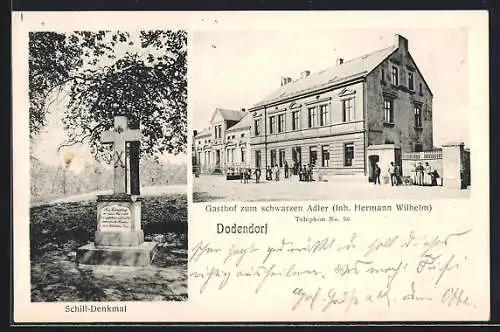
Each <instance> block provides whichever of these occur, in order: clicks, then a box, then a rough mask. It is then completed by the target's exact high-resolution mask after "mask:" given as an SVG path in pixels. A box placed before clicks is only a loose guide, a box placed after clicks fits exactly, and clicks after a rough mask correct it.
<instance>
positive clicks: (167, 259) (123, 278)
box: [30, 194, 187, 302]
mask: <svg viewBox="0 0 500 332" xmlns="http://www.w3.org/2000/svg"><path fill="white" fill-rule="evenodd" d="M142 227H143V230H144V234H145V240H146V241H151V240H154V241H156V242H158V243H159V247H158V252H157V254H156V255H155V256H154V258H153V262H152V264H151V266H149V267H125V266H77V264H76V262H75V257H76V249H77V248H78V247H80V246H82V245H84V244H86V243H88V242H91V241H93V240H94V232H95V231H96V229H97V208H96V202H95V200H93V201H79V202H68V203H59V204H53V205H41V206H36V207H32V208H31V209H30V256H31V301H32V302H53V301H183V300H186V299H187V197H186V195H185V194H168V195H157V196H149V197H144V201H143V205H142Z"/></svg>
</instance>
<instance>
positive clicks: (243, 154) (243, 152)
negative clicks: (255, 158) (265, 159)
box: [241, 148, 246, 163]
mask: <svg viewBox="0 0 500 332" xmlns="http://www.w3.org/2000/svg"><path fill="white" fill-rule="evenodd" d="M245 151H246V150H245V148H241V162H242V163H244V162H245Z"/></svg>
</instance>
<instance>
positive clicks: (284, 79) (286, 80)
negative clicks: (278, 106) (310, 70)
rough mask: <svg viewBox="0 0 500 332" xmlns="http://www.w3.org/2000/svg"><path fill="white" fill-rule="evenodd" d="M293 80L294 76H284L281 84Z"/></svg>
mask: <svg viewBox="0 0 500 332" xmlns="http://www.w3.org/2000/svg"><path fill="white" fill-rule="evenodd" d="M291 81H292V78H291V77H282V78H281V86H283V85H285V84H288V83H290V82H291Z"/></svg>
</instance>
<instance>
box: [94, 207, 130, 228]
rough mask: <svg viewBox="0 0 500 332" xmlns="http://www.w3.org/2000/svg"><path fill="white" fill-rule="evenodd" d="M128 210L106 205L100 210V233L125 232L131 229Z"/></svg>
mask: <svg viewBox="0 0 500 332" xmlns="http://www.w3.org/2000/svg"><path fill="white" fill-rule="evenodd" d="M131 221H132V214H131V212H130V209H129V208H128V207H126V206H121V205H108V206H105V207H103V208H102V209H101V213H100V214H99V225H100V231H101V232H125V231H130V229H131V224H132V223H131Z"/></svg>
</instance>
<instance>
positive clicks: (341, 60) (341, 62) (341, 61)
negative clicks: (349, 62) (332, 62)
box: [337, 58, 344, 66]
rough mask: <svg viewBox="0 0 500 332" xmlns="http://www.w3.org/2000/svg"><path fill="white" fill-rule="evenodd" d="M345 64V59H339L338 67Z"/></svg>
mask: <svg viewBox="0 0 500 332" xmlns="http://www.w3.org/2000/svg"><path fill="white" fill-rule="evenodd" d="M343 63H344V59H342V58H337V66H340V65H341V64H343Z"/></svg>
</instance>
